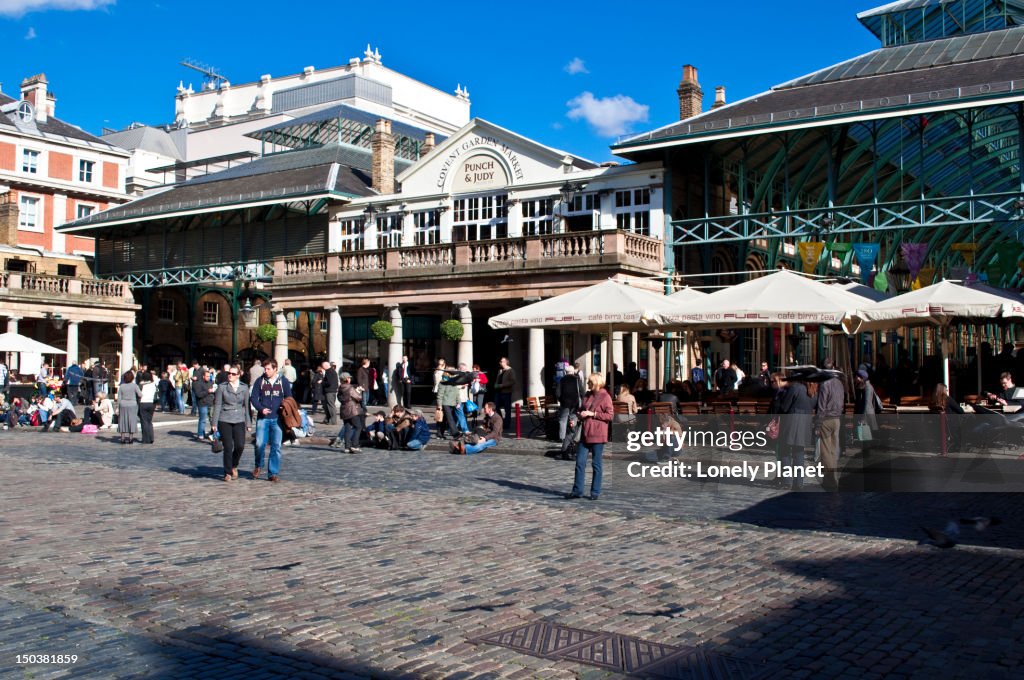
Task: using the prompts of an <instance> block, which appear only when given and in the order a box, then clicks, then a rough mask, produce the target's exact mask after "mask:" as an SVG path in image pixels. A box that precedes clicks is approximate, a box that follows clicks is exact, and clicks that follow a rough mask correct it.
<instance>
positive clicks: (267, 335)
mask: <svg viewBox="0 0 1024 680" xmlns="http://www.w3.org/2000/svg"><path fill="white" fill-rule="evenodd" d="M256 339H258V340H259V341H260V342H273V341H274V340H276V339H277V326H275V325H274V324H272V323H265V324H263V325H262V326H260V327H259V328H257V329H256Z"/></svg>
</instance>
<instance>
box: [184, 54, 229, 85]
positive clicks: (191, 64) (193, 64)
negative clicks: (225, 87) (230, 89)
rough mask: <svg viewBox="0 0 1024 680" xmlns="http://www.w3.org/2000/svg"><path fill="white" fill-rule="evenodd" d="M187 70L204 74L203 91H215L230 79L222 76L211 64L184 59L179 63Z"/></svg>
mask: <svg viewBox="0 0 1024 680" xmlns="http://www.w3.org/2000/svg"><path fill="white" fill-rule="evenodd" d="M179 63H180V64H181V65H182V66H184V67H185V68H190V69H192V70H193V71H199V72H200V73H202V74H203V89H204V90H215V89H217V85H219V84H220V83H221V82H222V81H223V82H227V81H228V79H227V78H225V77H224V76H223V75H221V73H220V71H219V70H218V69H216V68H214V67H213V66H210V65H209V64H204V63H202V62H199V61H196V60H195V59H188V58H186V59H182V60H181V61H180V62H179Z"/></svg>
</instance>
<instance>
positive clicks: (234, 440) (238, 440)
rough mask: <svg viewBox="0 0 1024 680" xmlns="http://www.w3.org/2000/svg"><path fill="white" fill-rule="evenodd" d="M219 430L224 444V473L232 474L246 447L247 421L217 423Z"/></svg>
mask: <svg viewBox="0 0 1024 680" xmlns="http://www.w3.org/2000/svg"><path fill="white" fill-rule="evenodd" d="M217 432H219V433H220V440H221V442H222V443H223V444H224V474H226V475H230V474H231V473H232V471H233V470H234V469H235V468H237V467H238V462H239V461H240V460H242V450H243V449H245V423H224V422H220V423H217Z"/></svg>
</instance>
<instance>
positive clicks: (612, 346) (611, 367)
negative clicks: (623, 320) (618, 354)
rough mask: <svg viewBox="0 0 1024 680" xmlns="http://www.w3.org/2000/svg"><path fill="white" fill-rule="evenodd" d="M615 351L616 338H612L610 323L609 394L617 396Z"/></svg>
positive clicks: (613, 396)
mask: <svg viewBox="0 0 1024 680" xmlns="http://www.w3.org/2000/svg"><path fill="white" fill-rule="evenodd" d="M614 352H615V340H613V339H612V325H611V324H608V361H607V362H606V363H607V364H608V394H610V395H612V399H614V398H615V368H614V366H615V364H614V362H613V359H614V358H615V357H614V356H613V353H614Z"/></svg>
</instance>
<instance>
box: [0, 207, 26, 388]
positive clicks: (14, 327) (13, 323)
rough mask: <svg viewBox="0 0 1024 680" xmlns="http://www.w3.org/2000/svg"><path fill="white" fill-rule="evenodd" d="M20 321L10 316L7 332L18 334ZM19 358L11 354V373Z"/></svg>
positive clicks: (15, 369)
mask: <svg viewBox="0 0 1024 680" xmlns="http://www.w3.org/2000/svg"><path fill="white" fill-rule="evenodd" d="M0 205H2V204H0ZM19 321H21V317H20V316H9V317H7V332H8V333H17V332H18V322H19ZM19 356H21V355H20V354H18V353H17V352H11V363H10V364H9V365H8V368H9V369H11V371H14V372H17V370H18V368H19V367H18V357H19Z"/></svg>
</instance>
